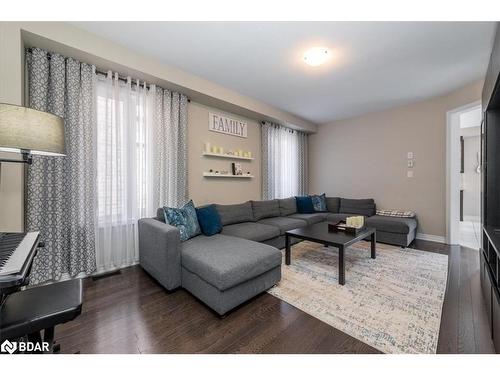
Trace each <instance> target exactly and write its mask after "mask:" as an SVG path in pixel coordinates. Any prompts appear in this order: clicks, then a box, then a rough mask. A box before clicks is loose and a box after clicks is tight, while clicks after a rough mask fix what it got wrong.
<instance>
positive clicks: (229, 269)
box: [139, 197, 417, 315]
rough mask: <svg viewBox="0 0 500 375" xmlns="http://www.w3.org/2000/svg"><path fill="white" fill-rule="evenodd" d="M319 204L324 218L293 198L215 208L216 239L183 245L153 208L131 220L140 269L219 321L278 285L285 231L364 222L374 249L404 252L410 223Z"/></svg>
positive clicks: (355, 202) (359, 204)
mask: <svg viewBox="0 0 500 375" xmlns="http://www.w3.org/2000/svg"><path fill="white" fill-rule="evenodd" d="M326 201H327V208H328V211H327V212H317V213H312V214H300V213H298V212H297V207H296V203H295V198H293V197H292V198H287V199H275V200H269V201H248V202H245V203H241V204H233V205H219V204H217V205H216V208H217V211H218V213H219V215H220V217H221V222H222V225H223V229H222V232H221V233H220V234H216V235H214V236H210V237H208V236H204V235H199V236H196V237H194V238H191V239H189V240H187V241H185V242H181V241H180V235H179V230H178V229H177V228H175V227H173V226H170V225H168V224H166V223H165V219H164V214H163V208H159V209H158V213H157V217H156V218H146V219H141V220H139V259H140V264H141V266H142V268H144V270H146V271H147V272H148V273H149V274H150V275H151V276H153V277H154V278H155V279H156V280H157V281H158V282H159V283H160V284H162V285H163V286H164V287H165V288H166V289H167V290H173V289H176V288H178V287H181V286H182V287H183V288H185V289H186V290H188V291H189V292H190V293H191V294H193V295H194V296H196V297H197V298H198V299H200V300H201V301H203V302H204V303H205V304H207V305H208V306H209V307H210V308H212V309H213V310H215V311H216V312H217V313H218V314H220V315H224V314H225V313H226V312H228V311H229V310H231V309H233V308H235V307H236V306H238V305H240V304H241V303H243V302H245V301H247V300H248V299H250V298H252V297H254V296H256V295H257V294H259V293H261V292H263V291H265V290H267V289H269V288H271V287H272V286H273V285H275V284H276V283H278V282H279V281H280V279H281V251H280V250H279V249H282V248H283V247H284V245H285V237H284V233H285V232H286V231H287V230H290V229H295V228H300V227H304V226H306V225H309V224H314V223H319V222H321V221H324V220H328V221H339V220H343V219H345V218H346V217H348V216H352V215H364V216H366V217H367V219H366V222H367V225H369V226H371V227H374V228H375V229H377V241H379V242H386V243H389V244H394V245H399V246H403V247H405V246H407V245H409V244H410V243H411V242H412V241H413V239H414V238H415V234H416V228H417V220H416V219H408V218H394V217H383V216H377V215H375V212H376V210H375V202H374V201H373V199H344V198H337V197H328V198H327V199H326ZM295 242H298V240H295ZM295 242H292V244H293V243H295Z"/></svg>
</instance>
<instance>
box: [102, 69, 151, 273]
mask: <svg viewBox="0 0 500 375" xmlns="http://www.w3.org/2000/svg"><path fill="white" fill-rule="evenodd" d="M95 88H96V111H97V190H98V199H97V230H96V263H97V272H102V271H109V270H112V269H115V268H121V267H125V266H128V265H131V264H134V263H136V262H137V261H138V258H139V253H138V236H137V220H138V219H139V218H141V217H146V216H152V215H153V214H154V212H155V207H154V204H153V201H152V197H153V193H152V192H153V186H152V165H153V163H152V160H153V150H152V146H151V145H152V143H153V142H152V136H153V129H154V124H153V110H154V95H153V94H150V93H149V90H148V89H147V88H146V85H145V84H144V83H139V82H138V83H134V84H132V82H131V79H130V78H128V80H127V81H126V82H123V81H122V80H120V79H119V78H118V75H117V74H112V73H111V72H108V75H107V76H102V75H96V77H95Z"/></svg>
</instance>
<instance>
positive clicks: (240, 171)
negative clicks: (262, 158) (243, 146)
mask: <svg viewBox="0 0 500 375" xmlns="http://www.w3.org/2000/svg"><path fill="white" fill-rule="evenodd" d="M231 166H232V169H233V175H235V176H242V175H243V168H241V164H240V163H231Z"/></svg>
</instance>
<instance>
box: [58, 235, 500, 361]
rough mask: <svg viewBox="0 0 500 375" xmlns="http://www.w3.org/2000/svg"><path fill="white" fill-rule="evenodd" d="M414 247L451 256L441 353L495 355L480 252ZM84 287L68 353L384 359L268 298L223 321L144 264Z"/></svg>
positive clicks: (63, 333)
mask: <svg viewBox="0 0 500 375" xmlns="http://www.w3.org/2000/svg"><path fill="white" fill-rule="evenodd" d="M412 247H415V248H418V249H420V250H426V251H433V252H439V253H443V254H448V255H449V269H448V284H447V289H446V296H445V302H444V306H443V315H442V320H441V330H440V335H439V344H438V353H494V348H493V343H492V341H491V338H490V337H489V331H488V323H487V320H486V319H487V317H486V311H485V309H484V303H483V301H482V294H481V290H480V285H479V253H478V251H476V250H472V249H468V248H464V247H460V246H448V245H442V244H438V243H434V242H428V241H421V240H417V241H415V243H414V244H413V245H412ZM84 286H85V290H84V293H85V296H84V307H83V312H82V315H81V316H80V317H78V318H77V319H76V320H74V321H72V322H69V323H67V324H65V325H62V326H59V327H57V328H56V340H57V341H58V342H59V343H60V344H61V351H62V352H63V353H75V352H81V353H378V351H377V350H376V349H374V348H372V347H370V346H368V345H367V344H365V343H363V342H361V341H359V340H356V339H354V338H352V337H351V336H349V335H347V334H345V333H343V332H341V331H339V330H337V329H335V328H333V327H331V326H329V325H327V324H325V323H323V322H321V321H320V320H318V319H316V318H313V317H312V316H310V315H308V314H306V313H304V312H302V311H301V310H299V309H297V308H295V307H293V306H291V305H289V304H287V303H286V302H283V301H281V300H279V299H277V298H275V297H273V296H271V295H269V294H267V293H263V294H261V295H259V296H257V297H256V298H254V299H252V300H251V301H249V302H247V303H246V304H245V305H243V306H241V307H239V308H237V309H236V310H234V311H233V312H231V313H230V314H228V316H227V317H226V318H225V319H220V318H219V317H218V316H216V315H215V314H214V313H213V312H212V311H211V310H209V309H208V308H207V307H206V306H204V305H203V304H202V303H200V302H199V301H198V300H197V299H195V298H194V297H193V296H191V295H190V294H189V293H188V292H186V291H184V290H178V291H175V292H173V293H167V292H166V291H165V290H164V289H163V288H162V287H161V286H160V285H159V284H158V283H156V281H155V280H154V279H152V278H151V277H150V276H149V275H148V274H146V273H145V272H144V271H143V270H142V269H141V268H140V267H139V266H134V267H130V268H127V269H124V270H122V271H121V273H120V274H117V275H113V276H109V277H105V278H101V279H97V280H92V279H91V278H88V279H86V280H85V282H84Z"/></svg>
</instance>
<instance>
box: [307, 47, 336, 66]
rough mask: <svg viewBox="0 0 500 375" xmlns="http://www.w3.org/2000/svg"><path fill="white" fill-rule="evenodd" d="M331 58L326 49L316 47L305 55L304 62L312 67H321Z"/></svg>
mask: <svg viewBox="0 0 500 375" xmlns="http://www.w3.org/2000/svg"><path fill="white" fill-rule="evenodd" d="M329 58H330V51H328V48H326V47H314V48H311V49H309V50H307V51H306V53H304V61H305V62H306V64H308V65H310V66H319V65H321V64H323V63H325V62H326V60H328V59H329Z"/></svg>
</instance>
